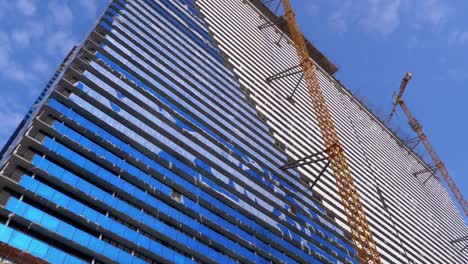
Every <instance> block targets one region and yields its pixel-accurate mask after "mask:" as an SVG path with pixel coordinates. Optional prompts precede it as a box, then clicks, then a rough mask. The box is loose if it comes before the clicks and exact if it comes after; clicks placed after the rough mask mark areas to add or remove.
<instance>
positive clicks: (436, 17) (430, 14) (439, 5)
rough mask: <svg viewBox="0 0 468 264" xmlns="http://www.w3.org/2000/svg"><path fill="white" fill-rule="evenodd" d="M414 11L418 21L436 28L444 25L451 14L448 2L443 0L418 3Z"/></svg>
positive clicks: (424, 0)
mask: <svg viewBox="0 0 468 264" xmlns="http://www.w3.org/2000/svg"><path fill="white" fill-rule="evenodd" d="M413 9H414V11H415V13H416V14H417V15H418V19H420V20H421V21H423V22H426V23H429V24H430V25H432V26H434V27H438V26H440V25H442V24H443V23H444V22H445V21H446V20H447V18H448V17H449V15H450V12H451V9H450V7H449V6H448V5H447V4H446V2H445V1H441V0H420V1H416V3H415V6H414V8H413Z"/></svg>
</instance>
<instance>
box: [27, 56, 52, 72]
mask: <svg viewBox="0 0 468 264" xmlns="http://www.w3.org/2000/svg"><path fill="white" fill-rule="evenodd" d="M31 67H32V69H33V70H34V71H35V72H37V73H40V74H45V73H48V72H49V69H50V66H49V63H48V62H47V61H46V60H45V59H44V58H40V57H37V58H35V59H34V60H33V61H32V63H31Z"/></svg>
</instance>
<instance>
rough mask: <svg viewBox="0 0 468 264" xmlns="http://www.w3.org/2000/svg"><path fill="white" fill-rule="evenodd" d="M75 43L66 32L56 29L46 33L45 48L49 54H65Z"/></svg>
mask: <svg viewBox="0 0 468 264" xmlns="http://www.w3.org/2000/svg"><path fill="white" fill-rule="evenodd" d="M75 44H76V41H75V40H74V39H73V37H72V35H71V34H70V33H68V32H64V31H57V32H54V33H51V34H49V35H48V39H47V41H46V45H47V50H48V52H49V53H50V54H60V55H61V56H65V55H66V54H67V53H68V52H69V51H70V49H71V48H72V47H73V46H74V45H75Z"/></svg>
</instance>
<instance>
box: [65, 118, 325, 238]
mask: <svg viewBox="0 0 468 264" xmlns="http://www.w3.org/2000/svg"><path fill="white" fill-rule="evenodd" d="M59 111H60V110H59ZM62 112H63V113H64V114H65V115H69V113H66V112H70V111H64V110H62ZM73 118H76V117H73ZM77 122H79V123H80V124H83V123H84V122H83V121H82V120H80V119H78V120H77ZM84 124H86V127H87V128H88V129H90V130H91V131H93V132H94V133H96V134H98V135H100V136H102V137H103V138H104V139H107V140H110V142H112V143H113V144H114V145H116V146H118V147H119V146H123V147H122V149H123V150H124V151H126V152H129V153H130V154H131V155H134V156H135V157H136V158H137V159H139V160H142V161H143V162H144V163H146V164H149V166H152V165H153V164H154V161H151V160H150V159H148V158H147V157H145V156H143V155H141V154H137V151H136V150H134V149H132V148H131V147H129V146H128V145H126V144H124V143H123V142H118V141H117V140H116V139H115V138H114V137H113V136H111V135H109V134H107V135H103V134H102V132H97V131H96V129H95V125H88V123H84ZM90 127H92V128H90ZM146 146H147V144H146ZM99 153H100V152H99ZM159 155H160V156H161V157H162V158H166V159H167V154H162V153H159ZM168 160H169V161H170V162H171V163H172V164H173V165H175V166H176V167H178V168H180V169H182V170H183V171H187V172H188V173H189V174H190V175H192V176H193V177H196V178H198V177H199V176H198V175H199V174H197V172H196V171H193V170H192V169H190V168H189V167H187V166H186V165H183V167H182V165H181V164H182V163H181V162H179V161H176V160H175V159H173V158H172V159H168ZM157 166H158V167H154V169H156V170H160V169H161V166H160V165H157ZM161 173H164V175H166V176H167V172H165V171H162V172H161ZM171 176H174V175H171ZM171 178H172V177H171ZM174 179H176V180H178V181H180V180H181V179H180V178H179V177H178V176H175V177H174ZM203 181H204V182H206V183H209V184H210V185H212V183H211V182H208V181H207V179H203ZM186 184H189V185H190V183H188V182H187V183H186ZM183 186H184V187H185V185H183ZM216 189H218V190H219V188H216ZM221 191H224V190H221ZM202 192H203V191H202ZM224 192H226V191H224ZM246 205H247V204H246ZM249 209H250V210H249V211H252V209H251V207H249ZM232 211H235V210H232V209H231V210H230V211H227V212H228V213H232ZM237 217H239V216H237ZM243 218H245V217H243ZM241 220H243V222H245V221H246V220H245V219H241ZM251 222H253V221H251ZM254 228H258V226H255V227H254ZM267 233H270V232H267ZM323 242H325V243H328V242H326V241H323Z"/></svg>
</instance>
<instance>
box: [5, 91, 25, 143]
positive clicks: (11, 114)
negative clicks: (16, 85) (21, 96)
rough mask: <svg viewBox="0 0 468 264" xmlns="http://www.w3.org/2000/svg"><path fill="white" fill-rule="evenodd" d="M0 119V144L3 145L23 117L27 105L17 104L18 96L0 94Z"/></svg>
mask: <svg viewBox="0 0 468 264" xmlns="http://www.w3.org/2000/svg"><path fill="white" fill-rule="evenodd" d="M0 100H1V101H2V102H3V103H2V104H0V120H2V129H0V146H3V145H4V144H5V143H6V141H7V140H8V138H9V137H10V136H11V134H12V133H13V131H14V130H15V129H16V127H17V126H18V125H19V123H20V121H21V120H22V119H23V117H24V115H25V113H26V111H27V107H26V106H24V105H19V104H18V98H12V97H10V96H2V95H0Z"/></svg>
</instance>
